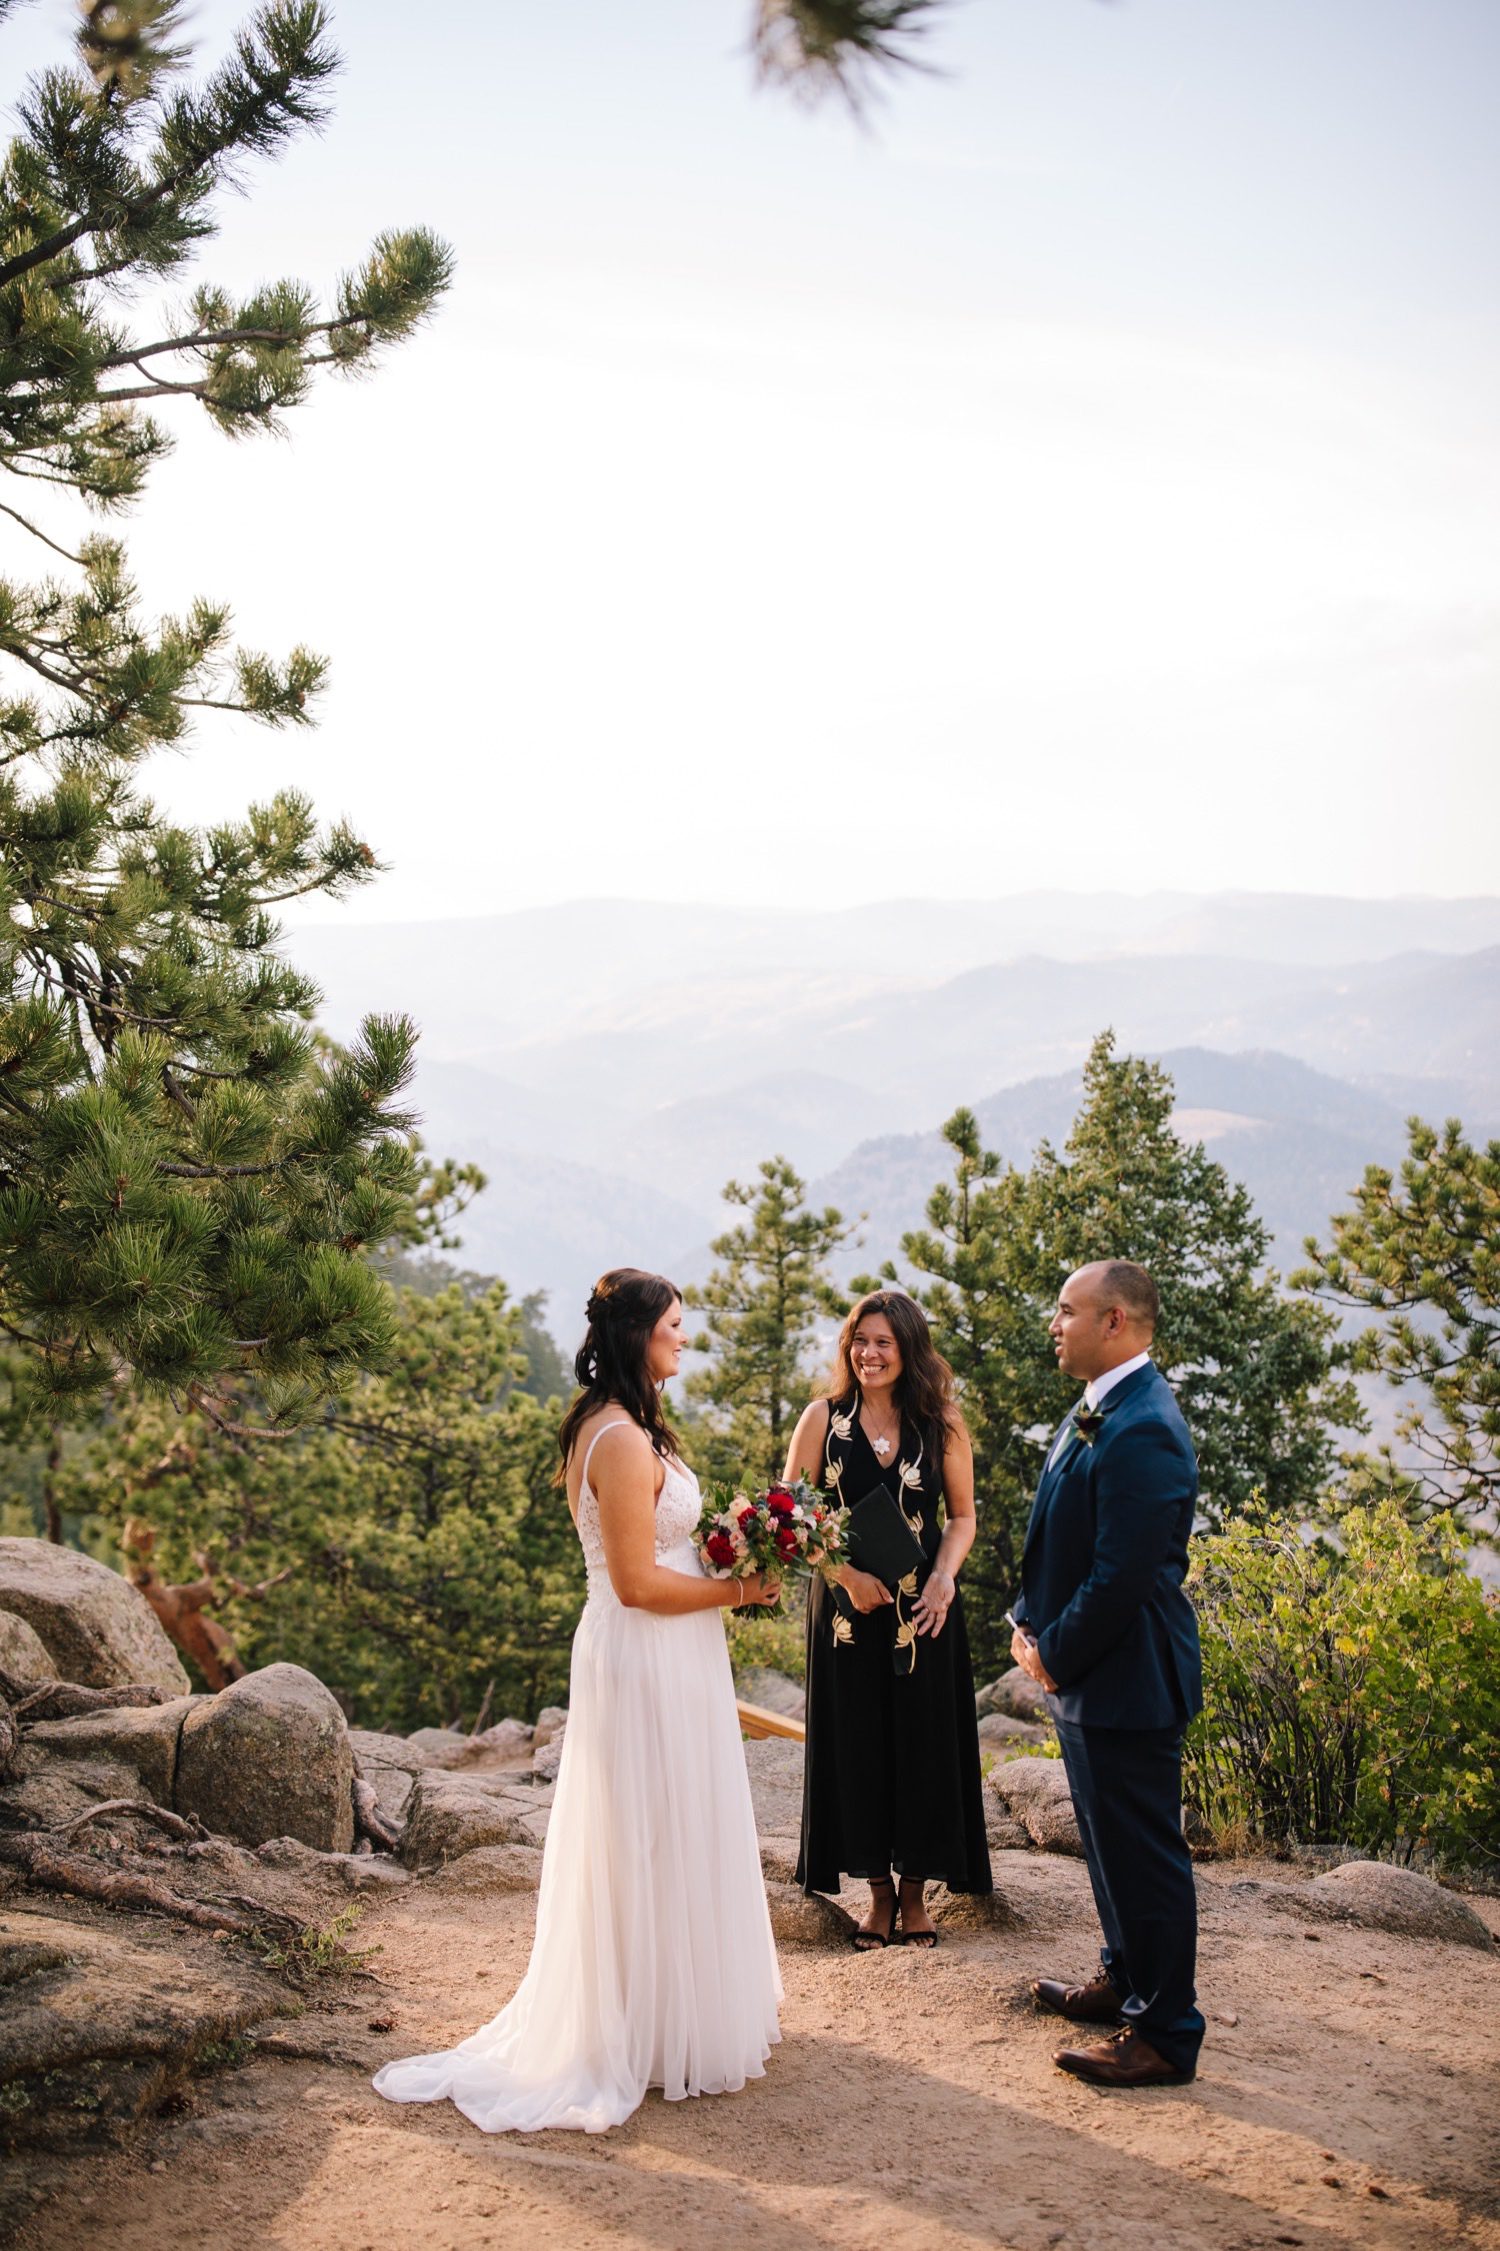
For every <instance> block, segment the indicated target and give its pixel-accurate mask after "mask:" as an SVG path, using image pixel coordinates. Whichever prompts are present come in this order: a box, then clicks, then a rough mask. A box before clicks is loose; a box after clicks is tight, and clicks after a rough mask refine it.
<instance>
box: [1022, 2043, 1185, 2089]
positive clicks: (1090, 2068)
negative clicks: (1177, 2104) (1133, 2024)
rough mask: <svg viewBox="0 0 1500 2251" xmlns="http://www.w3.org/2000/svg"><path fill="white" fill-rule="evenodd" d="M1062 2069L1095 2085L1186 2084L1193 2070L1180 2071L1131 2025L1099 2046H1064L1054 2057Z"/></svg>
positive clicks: (1176, 2085) (1170, 2085) (1151, 2085)
mask: <svg viewBox="0 0 1500 2251" xmlns="http://www.w3.org/2000/svg"><path fill="white" fill-rule="evenodd" d="M1052 2061H1053V2062H1054V2063H1055V2064H1056V2065H1057V2068H1058V2070H1059V2071H1071V2072H1072V2074H1073V2076H1074V2078H1075V2079H1087V2081H1088V2082H1089V2084H1090V2086H1092V2087H1185V2086H1186V2085H1187V2083H1188V2081H1189V2080H1190V2079H1191V2078H1192V2077H1193V2074H1192V2072H1191V2071H1178V2070H1176V2069H1174V2067H1173V2066H1172V2065H1171V2064H1169V2063H1168V2061H1167V2059H1166V2057H1165V2056H1159V2055H1158V2054H1157V2052H1156V2050H1155V2049H1154V2048H1153V2047H1152V2045H1151V2043H1150V2041H1149V2040H1143V2039H1142V2038H1141V2036H1140V2034H1139V2033H1138V2032H1132V2031H1130V2030H1129V2029H1128V2028H1127V2029H1126V2030H1125V2031H1124V2032H1117V2033H1116V2034H1115V2036H1114V2038H1113V2040H1101V2041H1100V2043H1099V2045H1098V2047H1097V2048H1062V2049H1059V2051H1058V2053H1057V2054H1056V2055H1055V2056H1054V2057H1053V2058H1052Z"/></svg>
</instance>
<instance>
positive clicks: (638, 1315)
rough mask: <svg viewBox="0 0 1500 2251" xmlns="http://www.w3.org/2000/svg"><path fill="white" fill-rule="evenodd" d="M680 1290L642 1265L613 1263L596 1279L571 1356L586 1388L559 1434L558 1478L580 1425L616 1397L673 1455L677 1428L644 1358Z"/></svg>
mask: <svg viewBox="0 0 1500 2251" xmlns="http://www.w3.org/2000/svg"><path fill="white" fill-rule="evenodd" d="M681 1296H682V1292H681V1290H680V1289H679V1288H678V1287H677V1284H676V1283H675V1282H669V1281H668V1280H667V1277H666V1276H665V1274H647V1273H645V1272H644V1271H643V1270H642V1269H641V1268H640V1267H639V1266H615V1267H611V1269H610V1271H609V1272H608V1273H607V1274H601V1275H600V1277H599V1279H598V1281H597V1282H596V1283H595V1284H594V1287H593V1290H592V1292H591V1293H590V1296H589V1302H588V1308H587V1315H588V1328H587V1329H586V1330H585V1332H584V1338H583V1342H582V1344H581V1345H580V1346H579V1348H578V1357H577V1358H576V1360H575V1361H574V1362H573V1373H574V1375H575V1376H576V1377H577V1378H578V1381H579V1383H580V1384H581V1385H582V1387H583V1388H582V1389H581V1390H580V1392H579V1394H578V1397H577V1398H576V1399H575V1400H574V1402H573V1404H572V1406H571V1407H570V1408H569V1409H568V1411H567V1413H566V1414H565V1415H564V1416H563V1419H562V1428H561V1429H560V1430H559V1431H558V1434H557V1442H558V1445H559V1446H560V1447H561V1448H562V1467H561V1469H559V1471H558V1473H557V1477H556V1480H555V1482H556V1483H557V1484H559V1485H561V1484H562V1482H563V1480H564V1478H565V1477H566V1476H567V1474H568V1456H569V1455H570V1454H571V1453H572V1451H573V1441H574V1440H575V1439H576V1438H577V1436H578V1433H579V1431H580V1430H581V1428H582V1427H583V1425H584V1423H586V1422H587V1421H588V1418H589V1416H590V1415H592V1414H594V1413H595V1412H596V1411H597V1410H598V1409H599V1408H600V1407H602V1406H604V1405H605V1404H606V1403H607V1402H608V1401H609V1400H617V1401H618V1402H619V1404H620V1405H621V1406H622V1407H623V1408H624V1409H625V1412H626V1414H627V1415H629V1416H630V1418H631V1420H632V1421H633V1422H638V1423H639V1424H640V1426H641V1428H642V1430H643V1431H644V1432H645V1433H646V1436H647V1437H648V1438H649V1439H650V1441H651V1445H652V1448H653V1450H654V1451H655V1452H656V1453H658V1454H661V1455H662V1456H663V1457H670V1456H673V1455H675V1454H676V1453H677V1452H678V1438H677V1433H676V1431H675V1430H673V1428H672V1426H671V1424H670V1423H669V1422H668V1421H667V1418H666V1416H665V1415H664V1414H663V1413H662V1406H661V1393H660V1391H659V1390H658V1389H657V1386H656V1382H655V1379H654V1377H653V1376H652V1374H651V1371H650V1369H649V1368H648V1366H647V1364H646V1347H647V1345H648V1344H649V1343H650V1341H651V1332H652V1330H653V1329H654V1328H655V1327H656V1324H657V1322H658V1321H659V1320H660V1319H661V1317H662V1315H663V1314H664V1313H666V1312H669V1311H670V1309H671V1308H672V1307H673V1306H674V1305H675V1304H677V1302H678V1300H679V1299H680V1298H681Z"/></svg>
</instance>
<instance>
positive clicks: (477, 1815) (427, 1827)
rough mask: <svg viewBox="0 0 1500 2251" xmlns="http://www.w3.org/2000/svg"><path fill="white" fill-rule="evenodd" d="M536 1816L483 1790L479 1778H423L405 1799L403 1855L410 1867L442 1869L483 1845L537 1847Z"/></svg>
mask: <svg viewBox="0 0 1500 2251" xmlns="http://www.w3.org/2000/svg"><path fill="white" fill-rule="evenodd" d="M537 1818H538V1817H537V1814H536V1812H535V1811H534V1810H533V1809H532V1808H531V1807H530V1806H528V1805H526V1804H525V1803H522V1802H519V1801H518V1800H517V1799H515V1798H513V1797H510V1796H508V1795H506V1794H505V1793H503V1792H501V1791H499V1790H487V1789H485V1788H484V1787H483V1784H482V1783H481V1782H480V1780H479V1779H478V1778H477V1777H475V1778H473V1779H471V1778H470V1777H469V1776H467V1775H450V1774H444V1773H442V1772H441V1771H437V1772H434V1773H430V1774H423V1775H421V1776H419V1778H418V1780H417V1784H416V1787H415V1788H414V1789H413V1791H412V1794H411V1797H410V1799H409V1800H408V1801H407V1810H406V1829H405V1832H404V1833H403V1835H402V1839H401V1857H402V1859H403V1860H404V1861H405V1862H406V1865H407V1867H408V1868H441V1867H442V1866H444V1864H445V1863H446V1862H448V1861H450V1860H458V1859H461V1858H462V1856H463V1855H464V1854H465V1853H467V1852H477V1851H478V1850H479V1849H480V1848H481V1847H482V1846H485V1845H531V1846H535V1845H537V1844H538V1843H540V1841H541V1839H540V1836H539V1835H538V1833H537ZM542 1834H543V1835H545V1822H543V1825H542Z"/></svg>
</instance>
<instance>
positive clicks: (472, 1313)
mask: <svg viewBox="0 0 1500 2251" xmlns="http://www.w3.org/2000/svg"><path fill="white" fill-rule="evenodd" d="M394 1304H395V1313H396V1318H395V1322H394V1334H393V1341H392V1348H391V1356H390V1362H389V1365H388V1366H387V1367H386V1368H385V1369H384V1370H383V1371H382V1372H381V1373H380V1374H378V1375H368V1376H366V1377H364V1378H362V1379H361V1380H360V1382H359V1383H358V1384H357V1385H356V1386H355V1387H354V1388H353V1389H352V1390H351V1391H350V1392H349V1394H348V1395H347V1397H346V1398H345V1399H344V1400H342V1401H341V1402H340V1403H339V1404H338V1405H337V1406H334V1407H330V1408H329V1409H328V1410H327V1411H326V1412H325V1414H324V1415H323V1417H322V1418H321V1419H320V1420H318V1421H317V1422H315V1423H313V1424H312V1425H310V1426H309V1427H307V1428H304V1429H302V1430H299V1431H297V1432H294V1433H292V1434H290V1435H289V1436H287V1437H285V1438H284V1439H282V1440H280V1441H279V1442H276V1443H270V1442H267V1441H265V1440H262V1441H261V1442H260V1443H259V1444H257V1445H256V1446H255V1447H253V1448H249V1449H247V1448H245V1447H242V1446H236V1445H234V1444H232V1443H230V1442H227V1441H226V1440H225V1439H224V1438H223V1437H222V1436H221V1435H220V1434H219V1433H217V1432H216V1431H215V1430H214V1429H213V1428H212V1426H210V1425H206V1424H205V1423H203V1422H202V1420H201V1419H197V1418H194V1419H192V1420H191V1421H189V1422H186V1423H184V1421H183V1420H182V1419H181V1418H180V1417H177V1416H176V1415H174V1414H173V1413H172V1412H171V1411H170V1409H169V1408H168V1407H166V1406H165V1405H164V1404H162V1403H160V1402H157V1401H154V1400H149V1399H142V1398H140V1397H130V1398H127V1399H126V1400H125V1401H124V1402H122V1404H121V1405H120V1407H119V1408H118V1410H117V1412H116V1414H115V1415H114V1416H113V1417H112V1418H111V1420H110V1422H109V1424H108V1425H107V1426H106V1427H104V1428H103V1429H101V1430H100V1431H99V1432H98V1433H97V1434H96V1435H95V1436H94V1437H92V1438H91V1439H89V1440H88V1441H87V1442H86V1443H84V1444H82V1445H80V1446H79V1447H78V1448H77V1449H76V1450H75V1451H74V1452H73V1453H72V1454H71V1455H70V1457H69V1459H68V1460H67V1461H66V1462H65V1463H64V1465H63V1468H62V1470H61V1472H60V1477H61V1480H62V1482H63V1485H64V1488H65V1499H66V1505H67V1508H68V1510H69V1512H70V1515H71V1517H72V1518H74V1519H75V1520H79V1521H80V1528H81V1532H82V1536H83V1539H84V1543H85V1544H86V1545H88V1546H90V1547H91V1548H93V1549H94V1551H95V1552H96V1553H99V1554H102V1555H105V1556H106V1557H107V1558H108V1560H109V1561H111V1562H118V1561H119V1560H120V1544H119V1538H120V1533H121V1530H122V1529H123V1526H124V1523H125V1520H126V1519H127V1518H128V1517H130V1516H131V1515H135V1514H139V1515H142V1516H145V1517H148V1518H149V1520H150V1522H151V1524H152V1525H153V1527H154V1528H155V1530H156V1532H157V1548H156V1552H155V1556H154V1558H153V1561H154V1562H155V1564H156V1565H158V1566H159V1567H160V1569H161V1571H162V1574H163V1576H164V1577H165V1578H167V1579H168V1580H170V1581H179V1580H190V1579H193V1578H195V1577H196V1576H197V1571H198V1565H197V1562H196V1560H195V1559H196V1557H197V1555H198V1554H199V1553H200V1551H201V1552H206V1553H207V1554H208V1556H209V1557H210V1559H211V1560H212V1561H213V1562H214V1563H215V1564H217V1565H219V1566H220V1567H222V1568H226V1569H227V1570H230V1571H232V1572H233V1573H234V1575H235V1576H236V1578H238V1579H239V1580H242V1581H246V1582H250V1581H264V1580H267V1579H272V1578H274V1577H275V1576H276V1574H277V1573H278V1572H281V1571H285V1570H288V1569H289V1570H290V1574H291V1575H290V1577H289V1578H288V1579H287V1581H286V1583H285V1584H283V1585H280V1586H277V1587H275V1588H274V1590H273V1592H272V1593H271V1594H270V1595H269V1596H268V1597H267V1598H266V1599H265V1600H264V1601H261V1602H254V1603H252V1602H248V1601H243V1600H239V1599H232V1600H229V1601H227V1602H226V1603H225V1604H224V1606H223V1608H222V1610H221V1611H220V1612H219V1613H218V1615H219V1616H220V1617H221V1618H222V1620H223V1622H224V1624H225V1625H226V1626H227V1627H228V1628H229V1629H230V1631H231V1632H232V1634H233V1636H234V1639H235V1641H236V1643H237V1645H238V1647H239V1649H240V1653H241V1655H242V1656H243V1657H244V1658H245V1659H246V1661H247V1662H248V1663H250V1664H252V1665H265V1664H271V1663H273V1662H275V1661H276V1660H277V1659H288V1660H290V1661H291V1662H293V1663H295V1664H301V1665H305V1666H307V1667H308V1669H309V1670H310V1671H312V1672H315V1673H316V1674H317V1675H318V1676H319V1678H320V1679H322V1680H324V1681H326V1682H327V1683H328V1685H329V1687H330V1688H332V1689H333V1691H334V1693H335V1694H336V1695H337V1696H338V1697H339V1698H340V1700H341V1702H342V1703H343V1704H344V1706H345V1708H346V1709H347V1711H348V1712H349V1713H350V1716H351V1717H352V1718H353V1719H354V1720H355V1722H356V1723H357V1724H359V1725H361V1726H365V1727H375V1728H389V1729H394V1730H396V1731H409V1730H410V1729H412V1728H414V1727H420V1726H423V1725H445V1724H447V1723H449V1722H451V1721H453V1720H455V1719H461V1720H466V1721H468V1722H470V1723H472V1721H473V1720H474V1718H475V1717H476V1715H477V1713H478V1711H479V1708H480V1706H481V1704H482V1702H483V1701H484V1698H485V1695H486V1691H487V1690H489V1691H490V1710H491V1715H492V1716H498V1715H500V1714H502V1713H507V1712H509V1713H513V1714H515V1715H517V1716H519V1717H530V1716H532V1715H534V1714H535V1712H536V1711H537V1710H538V1709H540V1707H541V1706H542V1705H544V1704H547V1703H553V1702H557V1701H559V1700H561V1699H562V1698H563V1697H564V1696H565V1694H566V1688H567V1677H568V1655H569V1645H570V1642H571V1638H572V1634H573V1629H574V1627H575V1626H576V1624H577V1621H578V1614H579V1610H580V1607H581V1605H582V1601H583V1566H582V1561H581V1556H580V1552H579V1547H578V1541H577V1537H576V1535H575V1533H574V1531H573V1526H572V1523H571V1522H570V1520H569V1516H568V1510H567V1505H566V1502H565V1501H564V1499H563V1496H562V1494H561V1493H560V1492H559V1491H558V1490H557V1488H556V1487H555V1486H554V1485H553V1483H552V1473H553V1470H554V1467H555V1465H556V1461H557V1435H556V1433H557V1422H558V1417H559V1413H560V1406H559V1403H558V1402H557V1401H556V1400H552V1401H550V1402H547V1403H543V1402H541V1401H539V1400H537V1399H535V1398H533V1397H531V1396H530V1395H529V1394H527V1393H526V1392H524V1391H522V1390H521V1389H519V1387H518V1386H519V1383H520V1382H521V1381H523V1380H525V1375H526V1369H525V1362H524V1358H523V1357H522V1355H521V1353H520V1350H519V1342H520V1338H521V1335H522V1314H521V1309H520V1308H518V1307H515V1306H512V1305H510V1304H508V1303H507V1300H506V1293H505V1289H504V1286H503V1285H502V1284H500V1283H495V1284H493V1285H491V1287H490V1288H489V1289H487V1290H484V1291H482V1292H479V1293H477V1294H472V1293H466V1291H465V1290H464V1288H462V1287H461V1286H459V1285H457V1284H455V1285H454V1286H452V1287H450V1288H448V1289H446V1290H443V1291H440V1292H438V1293H437V1294H435V1295H428V1294H424V1293H422V1292H421V1291H418V1290H407V1289H403V1290H399V1291H398V1292H397V1293H396V1295H395V1299H394Z"/></svg>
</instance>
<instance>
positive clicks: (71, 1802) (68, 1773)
mask: <svg viewBox="0 0 1500 2251" xmlns="http://www.w3.org/2000/svg"><path fill="white" fill-rule="evenodd" d="M140 1795H141V1778H140V1776H139V1775H138V1774H137V1773H136V1770H135V1768H134V1767H133V1766H125V1765H123V1764H122V1763H121V1762H120V1761H119V1760H118V1759H80V1758H72V1759H53V1758H48V1757H47V1755H46V1753H45V1752H42V1751H36V1750H33V1749H32V1747H31V1745H30V1743H29V1742H23V1744H22V1746H21V1753H20V1757H19V1759H18V1761H17V1764H16V1768H15V1771H14V1773H13V1774H12V1775H11V1778H10V1780H9V1781H8V1782H7V1783H6V1785H5V1787H4V1789H3V1790H0V1807H3V1808H4V1810H5V1815H6V1819H7V1822H8V1823H10V1824H13V1825H14V1826H15V1827H17V1828H20V1829H56V1828H59V1827H60V1826H61V1824H62V1823H63V1822H64V1821H71V1820H72V1819H73V1816H74V1815H75V1814H78V1813H83V1812H84V1811H86V1809H87V1808H88V1807H89V1806H91V1805H102V1804H103V1803H104V1801H105V1800H106V1799H107V1798H138V1797H139V1796H140Z"/></svg>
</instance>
